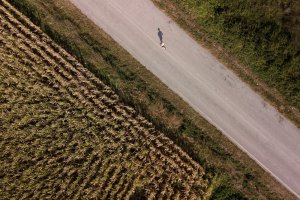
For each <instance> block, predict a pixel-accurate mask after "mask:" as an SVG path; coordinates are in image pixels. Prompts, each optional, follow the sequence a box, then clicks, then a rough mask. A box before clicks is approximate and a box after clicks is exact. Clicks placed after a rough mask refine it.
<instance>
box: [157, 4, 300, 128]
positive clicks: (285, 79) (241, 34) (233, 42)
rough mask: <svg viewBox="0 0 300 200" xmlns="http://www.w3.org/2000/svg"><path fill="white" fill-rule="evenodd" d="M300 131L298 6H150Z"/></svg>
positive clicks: (299, 31)
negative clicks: (165, 14) (173, 22)
mask: <svg viewBox="0 0 300 200" xmlns="http://www.w3.org/2000/svg"><path fill="white" fill-rule="evenodd" d="M152 1H153V2H154V3H155V4H156V5H157V6H158V7H159V8H161V9H162V10H164V11H165V12H166V13H167V14H168V15H169V16H170V17H171V18H173V19H174V20H175V21H176V22H177V23H178V24H179V25H180V26H181V27H182V28H183V29H185V30H186V31H187V32H188V33H189V34H190V35H191V36H192V37H193V38H195V39H196V40H197V41H198V42H200V43H201V44H202V45H203V46H205V47H206V48H208V49H210V51H211V53H212V54H213V55H214V56H216V57H217V58H218V59H219V60H220V61H221V62H222V63H224V64H225V65H226V66H227V67H229V68H230V69H232V70H233V71H234V72H235V73H236V74H238V75H239V76H240V77H241V78H242V79H243V80H244V81H245V82H247V83H248V84H249V85H250V86H251V87H252V88H253V89H254V90H255V91H256V92H258V93H259V94H261V96H262V97H264V98H265V100H267V101H268V102H269V103H271V104H272V105H273V106H274V107H276V108H277V110H279V111H280V112H281V113H283V114H284V115H285V116H286V117H288V118H289V119H291V120H292V121H294V123H295V124H296V125H297V126H298V127H300V111H299V108H300V104H299V102H300V68H299V66H300V25H299V24H300V23H298V22H299V21H300V16H299V11H300V3H299V2H298V1H295V0H282V1H277V2H275V1H268V2H262V1H258V0H255V1H251V0H249V1H248V0H247V1H243V2H241V1H222V0H217V1H214V0H209V1H202V2H197V1H195V0H183V1H179V0H166V1H162V0H152Z"/></svg>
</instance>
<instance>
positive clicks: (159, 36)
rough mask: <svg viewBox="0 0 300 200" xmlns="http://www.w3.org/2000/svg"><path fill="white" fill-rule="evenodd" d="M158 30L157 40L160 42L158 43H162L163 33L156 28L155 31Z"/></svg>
mask: <svg viewBox="0 0 300 200" xmlns="http://www.w3.org/2000/svg"><path fill="white" fill-rule="evenodd" d="M157 30H158V33H157V35H158V38H159V40H160V43H162V42H163V35H164V34H163V32H161V30H160V29H159V28H158V29H157Z"/></svg>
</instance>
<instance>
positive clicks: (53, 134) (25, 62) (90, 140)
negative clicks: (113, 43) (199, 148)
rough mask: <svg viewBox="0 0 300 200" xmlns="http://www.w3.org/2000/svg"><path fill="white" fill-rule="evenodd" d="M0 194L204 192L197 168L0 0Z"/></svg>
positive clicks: (176, 195)
mask: <svg viewBox="0 0 300 200" xmlns="http://www.w3.org/2000/svg"><path fill="white" fill-rule="evenodd" d="M0 65H1V66H0V153H1V154H0V198H1V199H11V198H13V199H23V198H26V199H27V198H30V199H41V198H42V199H44V198H51V199H65V198H68V199H70V198H72V199H73V198H75V199H78V198H99V199H130V198H131V199H132V198H134V197H135V196H134V195H136V196H141V195H142V196H146V197H147V198H148V199H201V198H202V197H203V195H204V194H205V192H206V191H207V188H208V180H206V179H205V178H204V177H203V176H204V174H205V172H204V170H203V168H202V167H201V166H199V164H197V163H196V162H194V161H193V160H192V159H191V158H190V157H189V156H188V155H187V154H186V153H185V152H183V151H182V150H181V149H180V148H179V147H177V146H176V145H175V144H174V143H173V142H172V141H171V140H170V139H168V138H167V137H165V136H164V134H163V133H160V132H159V131H157V130H156V129H155V127H153V125H152V124H151V123H150V122H148V121H147V120H146V119H145V118H143V117H142V116H140V115H138V114H137V113H136V112H135V111H134V110H133V109H132V108H130V107H128V106H125V105H124V104H122V102H120V100H119V98H118V96H117V95H116V94H115V93H114V92H113V91H112V90H111V89H110V88H109V87H108V86H106V85H105V84H103V83H102V82H101V81H100V80H99V79H98V78H96V77H95V76H94V75H93V74H92V73H90V72H89V71H88V70H87V69H85V68H84V67H83V66H82V65H81V64H80V63H79V62H78V61H77V60H76V59H75V58H74V57H72V56H71V55H69V54H68V53H67V52H66V51H65V50H63V49H62V48H61V47H59V46H58V45H56V44H55V43H54V42H53V41H52V40H51V39H50V38H49V37H48V36H46V35H45V34H44V33H43V32H42V31H41V30H40V29H39V28H38V27H36V26H35V25H33V24H32V23H31V22H30V21H29V20H28V19H27V18H26V17H25V16H23V15H22V14H21V13H20V12H18V11H17V10H16V9H15V8H13V7H12V6H11V5H10V4H9V3H8V2H6V1H5V0H0Z"/></svg>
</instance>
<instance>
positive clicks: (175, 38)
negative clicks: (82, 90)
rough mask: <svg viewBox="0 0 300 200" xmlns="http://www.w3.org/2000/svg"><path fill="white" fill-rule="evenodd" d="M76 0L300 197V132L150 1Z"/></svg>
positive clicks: (200, 111) (111, 33) (84, 10)
mask: <svg viewBox="0 0 300 200" xmlns="http://www.w3.org/2000/svg"><path fill="white" fill-rule="evenodd" d="M71 1H72V2H73V3H74V4H75V5H76V6H77V7H78V8H80V9H81V11H82V12H83V13H84V14H86V15H87V16H88V17H89V18H90V19H91V20H92V21H94V22H95V23H96V24H97V25H98V26H99V27H101V28H102V29H103V30H105V31H106V32H107V33H108V34H110V35H111V36H112V37H113V38H114V39H115V40H116V41H117V42H118V43H119V44H121V45H122V46H123V47H124V48H125V49H126V50H128V52H130V53H131V54H132V55H133V56H134V57H135V58H136V59H137V60H138V61H140V62H141V63H142V64H143V65H144V66H145V67H146V68H148V69H149V70H150V71H151V72H152V73H154V74H155V75H156V76H157V77H159V78H160V79H161V80H162V81H163V82H164V83H165V84H166V85H168V87H169V88H171V89H172V90H173V91H175V92H176V93H178V94H179V95H180V96H181V97H182V98H183V99H184V100H185V101H187V102H188V103H189V104H190V105H191V106H192V107H193V108H194V109H196V110H197V111H198V112H199V113H200V114H201V115H202V116H204V117H205V118H206V119H207V120H208V121H210V122H211V123H212V124H214V125H215V126H216V127H217V128H218V129H219V130H221V131H222V132H223V133H224V134H225V135H226V136H227V137H229V138H230V139H231V140H232V141H233V142H234V143H236V144H237V145H238V146H239V147H240V148H241V149H242V150H244V151H246V152H247V153H248V154H249V155H250V156H251V157H252V158H253V159H254V160H256V161H257V162H258V163H259V164H260V165H261V166H262V167H264V168H265V169H266V170H267V171H269V172H271V173H272V174H273V176H274V177H276V178H277V179H278V180H279V181H280V182H281V183H282V184H284V185H285V186H286V187H287V188H289V189H290V190H291V191H292V192H294V193H295V194H296V195H297V196H298V197H299V198H300V130H299V129H298V128H296V127H295V126H294V125H293V124H292V123H291V122H290V121H288V120H287V119H286V118H285V117H283V116H281V115H280V114H279V113H278V112H277V111H276V110H275V109H274V108H273V107H271V106H270V105H269V104H268V103H266V102H264V100H263V99H262V98H261V97H260V96H258V95H257V94H256V93H254V92H253V91H252V90H251V89H250V88H249V87H248V86H247V85H246V84H244V83H243V82H242V81H241V80H240V79H239V78H238V77H237V76H236V75H234V74H233V73H232V72H231V71H230V70H228V69H226V68H225V67H224V65H223V64H221V63H220V62H218V61H217V60H216V58H214V57H213V56H212V55H211V54H210V53H209V52H208V51H207V50H206V49H204V48H202V47H201V46H200V45H199V44H198V43H196V42H195V41H194V40H193V39H192V38H191V37H189V36H188V35H187V34H186V33H185V32H184V31H183V30H182V29H180V28H179V27H178V26H177V25H176V24H175V23H174V22H173V21H172V20H171V19H170V18H168V17H167V16H166V15H165V14H163V13H162V12H161V11H160V10H158V9H157V8H156V7H155V6H154V5H153V3H152V2H151V1H150V0H143V1H141V0H71ZM158 28H160V30H161V32H162V33H163V35H162V39H163V42H164V43H165V44H166V47H167V49H166V50H165V49H163V48H162V47H160V44H159V43H160V39H159V36H158Z"/></svg>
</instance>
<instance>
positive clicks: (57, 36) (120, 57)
mask: <svg viewBox="0 0 300 200" xmlns="http://www.w3.org/2000/svg"><path fill="white" fill-rule="evenodd" d="M9 2H11V3H12V4H13V5H15V6H16V7H17V8H18V9H19V10H20V11H22V12H23V13H24V14H25V15H27V16H28V17H29V18H30V19H31V20H32V21H33V22H34V23H35V24H36V25H38V26H39V27H41V29H42V30H43V31H44V32H45V33H47V35H49V36H50V37H51V38H52V39H53V40H54V41H55V42H56V43H58V44H59V45H61V46H62V47H64V49H66V50H67V51H68V52H69V53H71V54H72V55H73V56H75V57H76V58H77V59H78V60H79V61H80V62H81V63H82V64H83V67H85V68H87V69H89V70H90V71H91V72H93V74H94V75H95V76H96V77H98V78H99V79H100V80H101V81H103V82H104V84H106V85H109V86H110V87H111V88H112V90H113V91H114V92H115V93H116V94H117V95H118V96H119V99H120V101H121V102H123V103H124V104H125V105H127V106H131V107H133V108H134V109H135V111H136V112H137V114H141V115H142V116H144V117H145V118H146V119H147V120H148V121H150V122H151V123H152V124H153V125H154V126H155V128H156V129H157V130H158V131H160V132H163V133H164V134H165V135H166V136H168V137H169V138H170V139H172V141H173V142H174V143H175V144H176V145H178V146H180V147H181V148H182V149H183V150H184V151H185V152H187V153H188V155H189V156H191V157H192V158H193V160H195V161H197V162H198V163H199V164H200V165H201V167H203V168H204V172H205V174H204V176H203V180H207V181H209V180H211V183H210V182H209V184H208V185H207V187H208V188H207V190H208V191H209V193H206V194H205V197H206V198H207V199H209V198H211V199H222V198H223V199H294V197H293V196H292V195H291V194H290V193H289V192H288V191H287V190H286V189H285V188H284V187H282V186H281V185H280V184H279V183H277V182H276V181H275V180H274V179H273V178H272V177H270V175H269V174H268V173H266V172H265V171H264V170H262V169H261V168H260V167H259V166H258V165H257V164H256V163H255V162H254V161H252V160H250V159H249V157H248V156H247V155H246V154H244V153H243V152H242V151H240V150H239V149H238V148H237V147H236V146H235V145H233V144H232V143H231V142H229V141H228V139H226V138H225V137H224V136H223V135H222V134H221V133H220V132H219V131H218V130H216V129H215V128H214V127H213V126H211V125H210V124H209V123H208V122H207V121H205V120H204V119H203V118H201V117H200V116H199V114H198V113H196V112H195V111H194V110H193V109H192V108H191V107H189V106H188V105H187V104H186V103H185V102H184V101H183V100H182V99H180V98H179V97H178V96H177V95H175V94H174V93H173V92H172V91H170V90H169V89H168V88H167V87H166V86H165V85H164V84H162V83H161V82H160V81H159V80H158V79H157V78H156V77H154V76H153V75H152V74H151V73H150V72H149V71H147V70H146V69H145V68H144V67H143V66H141V65H140V64H139V63H138V62H137V61H135V60H134V59H133V58H132V57H131V56H130V55H129V54H128V53H127V52H126V51H125V50H124V49H122V48H121V47H120V46H119V45H118V44H116V43H115V42H114V41H113V40H112V39H111V38H110V37H109V36H108V35H106V34H105V33H104V32H103V31H102V30H100V29H99V28H98V27H96V26H95V25H94V24H93V23H91V22H90V21H89V20H88V19H87V18H85V17H84V16H83V15H82V14H81V13H80V12H79V11H78V10H77V9H76V8H75V7H74V6H73V5H72V4H71V3H70V2H69V1H67V0H60V1H58V0H49V1H44V0H23V1H19V0H9ZM174 187H176V188H177V189H179V190H181V189H182V184H180V183H179V184H178V183H175V184H174ZM194 189H195V190H198V189H199V187H195V188H194ZM200 189H201V188H200ZM146 191H147V187H146V188H144V187H142V186H138V185H137V187H136V189H135V191H134V193H133V196H132V199H134V198H136V199H139V198H142V197H143V195H144V194H145V192H146ZM199 193H200V194H201V190H200V192H199Z"/></svg>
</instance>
